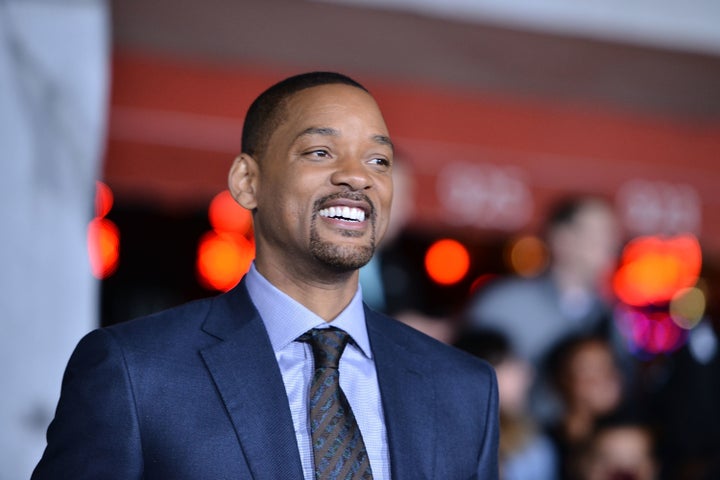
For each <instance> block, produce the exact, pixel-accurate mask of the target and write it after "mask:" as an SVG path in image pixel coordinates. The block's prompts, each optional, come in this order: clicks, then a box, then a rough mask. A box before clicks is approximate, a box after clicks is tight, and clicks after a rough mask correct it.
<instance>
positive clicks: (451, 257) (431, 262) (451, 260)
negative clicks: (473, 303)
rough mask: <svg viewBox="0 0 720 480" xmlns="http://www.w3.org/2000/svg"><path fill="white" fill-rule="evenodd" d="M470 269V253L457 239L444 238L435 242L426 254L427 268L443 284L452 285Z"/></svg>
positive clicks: (434, 278)
mask: <svg viewBox="0 0 720 480" xmlns="http://www.w3.org/2000/svg"><path fill="white" fill-rule="evenodd" d="M469 269H470V254H469V253H468V251H467V248H465V246H464V245H463V244H462V243H460V242H458V241H457V240H451V239H447V238H446V239H443V240H438V241H436V242H435V243H433V244H432V245H431V246H430V248H428V251H427V253H426V254H425V270H426V271H427V273H428V275H429V276H430V278H431V279H432V280H433V281H434V282H436V283H439V284H441V285H452V284H454V283H457V282H459V281H460V280H462V279H463V277H465V275H466V274H467V272H468V270H469Z"/></svg>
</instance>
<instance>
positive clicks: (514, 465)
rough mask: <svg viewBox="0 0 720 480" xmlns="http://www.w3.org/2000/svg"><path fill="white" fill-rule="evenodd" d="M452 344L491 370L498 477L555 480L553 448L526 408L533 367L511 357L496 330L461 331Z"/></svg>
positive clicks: (513, 355) (514, 356) (505, 339)
mask: <svg viewBox="0 0 720 480" xmlns="http://www.w3.org/2000/svg"><path fill="white" fill-rule="evenodd" d="M454 345H455V346H456V347H457V348H460V349H461V350H465V351H466V352H468V353H471V354H473V355H475V356H477V357H480V358H482V359H484V360H487V361H488V362H490V364H491V365H492V366H493V367H494V368H495V373H496V374H497V380H498V394H499V398H500V404H499V405H500V408H499V410H500V478H501V479H502V480H554V479H556V478H557V468H558V464H557V454H556V452H555V448H554V446H553V443H552V441H551V440H550V439H549V437H548V436H547V435H545V434H544V433H543V430H542V426H541V425H538V423H537V422H535V420H534V419H533V418H532V416H531V415H530V411H529V407H528V401H529V390H530V387H531V385H532V383H533V377H534V375H535V371H534V368H533V366H532V365H530V363H529V362H528V361H527V360H525V359H523V358H522V357H519V356H518V355H516V354H514V353H513V352H512V350H511V347H510V342H509V341H508V339H507V338H506V337H505V336H504V335H503V334H502V333H499V332H497V331H491V330H488V331H469V330H468V331H462V332H460V334H459V337H458V338H457V340H456V341H455V343H454Z"/></svg>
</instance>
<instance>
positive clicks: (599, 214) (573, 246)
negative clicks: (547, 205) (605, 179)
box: [545, 196, 621, 288]
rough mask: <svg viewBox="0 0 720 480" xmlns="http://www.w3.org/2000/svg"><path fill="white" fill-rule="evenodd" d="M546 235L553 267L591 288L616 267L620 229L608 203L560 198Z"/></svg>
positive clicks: (593, 199) (596, 199)
mask: <svg viewBox="0 0 720 480" xmlns="http://www.w3.org/2000/svg"><path fill="white" fill-rule="evenodd" d="M545 236H546V238H547V242H548V246H549V247H550V252H551V255H552V260H553V268H555V269H556V270H562V271H563V272H565V273H566V274H569V275H571V276H572V278H574V279H575V281H579V282H582V284H584V285H581V286H585V287H587V288H594V287H595V286H596V285H597V284H598V283H599V282H600V281H601V280H602V279H603V278H604V276H605V275H607V274H609V273H610V272H611V270H612V267H614V265H615V261H616V259H617V254H618V250H619V248H620V241H621V237H620V227H619V224H618V222H617V219H616V217H615V213H614V212H613V209H612V207H611V206H610V204H609V203H608V202H607V201H606V200H604V199H602V198H600V197H593V196H578V197H570V198H566V199H563V200H561V201H559V202H557V203H556V204H555V205H554V206H553V208H552V209H551V211H550V213H549V215H548V219H547V222H546V225H545Z"/></svg>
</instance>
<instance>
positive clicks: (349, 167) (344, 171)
mask: <svg viewBox="0 0 720 480" xmlns="http://www.w3.org/2000/svg"><path fill="white" fill-rule="evenodd" d="M331 181H332V183H333V184H334V185H346V186H348V187H350V188H351V189H352V190H365V189H368V188H370V187H371V186H372V177H371V175H370V168H369V165H367V164H366V163H365V162H363V161H362V159H360V158H357V157H355V156H347V157H344V158H342V159H340V160H339V161H338V162H337V168H336V169H335V171H334V172H333V174H332V177H331Z"/></svg>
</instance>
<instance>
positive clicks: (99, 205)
mask: <svg viewBox="0 0 720 480" xmlns="http://www.w3.org/2000/svg"><path fill="white" fill-rule="evenodd" d="M112 206H113V193H112V190H110V187H108V186H107V185H106V184H105V183H103V182H100V181H98V182H95V216H96V217H100V218H102V217H104V216H105V215H107V214H108V213H110V209H111V208H112Z"/></svg>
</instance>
